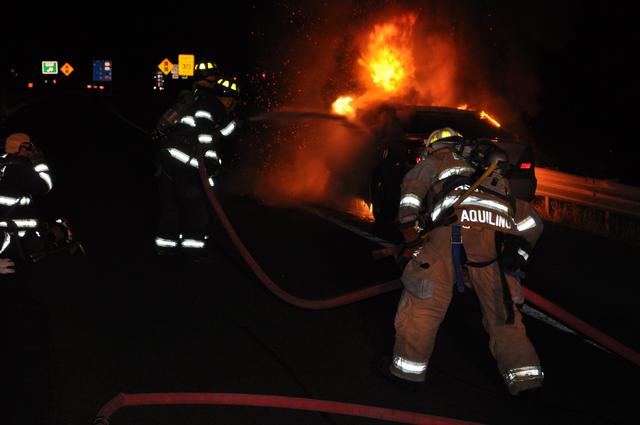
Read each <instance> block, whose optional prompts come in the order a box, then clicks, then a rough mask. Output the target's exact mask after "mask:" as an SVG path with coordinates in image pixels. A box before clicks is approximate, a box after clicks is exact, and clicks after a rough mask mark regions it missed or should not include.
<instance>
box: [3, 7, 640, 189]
mask: <svg viewBox="0 0 640 425" xmlns="http://www.w3.org/2000/svg"><path fill="white" fill-rule="evenodd" d="M180 6H183V7H177V5H174V6H173V7H172V9H171V10H162V9H161V8H159V7H155V8H154V9H151V10H150V13H149V14H148V15H145V16H140V15H138V16H132V15H131V14H130V13H129V12H127V9H122V10H118V12H117V13H116V12H115V9H116V8H115V7H113V8H108V7H107V8H101V9H99V10H98V9H96V10H91V9H87V10H86V11H83V12H80V11H73V12H71V11H69V12H68V15H67V16H65V15H62V14H61V13H58V12H57V11H56V13H54V14H52V15H47V16H43V15H40V16H39V17H38V16H36V17H34V16H32V15H27V14H23V13H15V14H14V15H13V16H12V14H8V15H7V16H6V19H4V22H3V28H2V39H1V46H2V47H1V49H2V55H0V56H1V57H2V61H3V62H4V64H3V78H4V82H3V86H5V87H8V86H9V85H10V84H9V83H7V65H8V66H9V67H13V68H16V69H18V70H19V71H20V72H21V73H22V77H24V76H26V75H29V74H30V73H31V72H32V71H33V70H34V69H35V70H36V72H38V71H39V67H40V61H41V60H45V59H56V60H58V61H59V64H60V66H61V65H62V64H63V63H64V62H65V61H69V62H70V63H71V64H72V65H74V66H75V68H76V71H75V72H74V74H75V75H74V74H72V76H71V77H70V78H68V79H69V80H71V79H72V78H73V79H75V80H76V81H79V80H83V81H84V80H87V79H89V78H90V76H89V74H88V72H90V70H89V66H88V65H86V66H85V67H84V68H85V70H86V71H83V66H81V65H82V64H90V60H91V59H95V58H105V59H106V58H108V59H112V60H113V63H114V83H113V87H112V89H111V91H112V93H113V94H119V95H124V94H127V95H130V94H133V95H138V96H148V95H149V94H150V88H151V83H152V80H151V77H152V75H153V73H154V72H155V70H156V65H157V64H158V63H159V62H160V61H161V60H162V59H163V58H164V57H170V58H177V54H178V53H193V54H195V55H196V56H197V57H202V56H213V57H214V59H215V60H216V61H217V62H218V64H219V65H220V67H221V68H222V69H223V71H225V72H226V73H227V74H229V75H233V76H236V77H238V78H239V79H240V81H241V82H242V84H243V89H244V90H243V92H244V95H245V101H246V103H247V105H249V107H248V108H247V109H248V110H250V111H251V112H253V111H256V110H260V109H265V108H273V107H278V106H282V105H285V104H287V103H288V102H289V101H292V100H294V99H293V97H295V96H294V95H292V93H291V92H290V91H289V90H288V80H289V79H291V78H292V77H293V76H295V74H296V73H297V72H299V69H297V68H296V62H295V61H294V62H293V63H291V62H289V63H288V62H286V59H288V57H287V56H288V54H289V53H290V52H289V51H291V52H293V49H294V47H293V46H294V45H296V44H297V45H299V43H300V42H301V40H302V41H304V40H305V39H306V38H309V39H311V38H312V37H313V36H314V34H318V33H322V32H323V31H327V28H328V27H330V26H331V24H332V22H331V19H332V16H338V15H339V16H340V17H342V18H344V17H345V16H347V17H348V18H349V19H348V20H349V21H350V22H349V24H353V25H358V24H359V23H362V22H365V21H367V20H368V19H371V18H372V17H375V16H379V14H380V13H381V11H384V10H397V9H398V8H400V9H402V10H412V11H418V12H419V13H421V14H422V16H434V15H437V16H439V17H443V16H444V17H446V19H447V20H448V22H449V23H450V24H451V28H455V29H453V31H455V34H456V36H457V37H459V38H460V39H462V40H463V42H464V43H466V45H467V47H469V49H468V51H469V52H473V53H470V54H473V55H476V56H478V57H479V58H481V59H480V60H481V62H483V67H485V68H486V69H489V70H494V71H495V72H493V73H487V79H486V80H487V81H486V83H487V84H488V86H489V87H490V88H491V90H492V91H493V92H494V93H497V94H499V95H500V96H503V97H504V98H505V99H506V101H507V102H508V103H509V104H510V105H512V106H513V108H514V110H515V111H516V120H515V121H516V124H517V125H518V128H519V129H520V130H521V131H523V132H524V133H525V134H526V137H528V138H531V139H532V140H534V142H535V143H536V145H537V146H538V147H539V150H538V161H539V163H540V165H542V166H547V167H550V168H557V169H560V170H561V171H566V172H570V173H575V174H581V175H586V176H591V177H600V178H607V179H613V180H618V181H621V182H623V183H628V184H634V185H638V184H640V177H639V176H638V173H636V172H635V170H634V164H635V162H636V161H635V156H634V155H632V151H633V150H634V148H635V147H634V145H633V138H634V133H635V132H636V130H635V128H634V125H633V124H634V118H635V117H634V115H633V111H634V109H635V108H634V102H635V101H636V94H637V93H638V81H637V77H636V76H635V75H634V66H633V65H632V63H631V62H632V59H633V57H634V56H633V52H634V51H635V50H636V48H637V46H636V45H635V44H634V43H635V40H634V36H633V35H632V34H633V30H632V29H633V25H634V23H633V22H632V17H631V14H630V13H629V11H628V10H627V8H626V6H625V5H623V4H622V3H611V2H608V3H596V4H592V3H590V2H581V1H567V2H560V4H557V2H551V1H547V2H526V3H521V2H509V1H497V0H490V1H482V2H472V1H457V2H445V1H431V2H428V1H407V2H402V1H395V2H390V1H368V2H352V3H348V2H346V3H345V2H320V3H318V2H316V3H308V2H303V1H276V2H267V3H261V2H231V3H230V2H227V3H224V4H218V3H216V4H215V5H213V4H212V5H210V6H196V5H191V4H189V5H180ZM141 7H143V6H141ZM156 12H163V13H156ZM71 13H73V16H71ZM337 36H339V34H338V35H337ZM263 72H265V76H266V78H264V79H262V80H261V78H260V76H261V74H262V73H263ZM83 73H84V75H83ZM514 75H519V76H522V75H524V76H525V77H526V78H520V79H518V78H517V77H513V76H514ZM34 78H41V76H35V77H34ZM58 80H60V81H59V82H61V83H65V81H64V80H65V77H64V76H62V75H59V76H58ZM21 81H23V80H21ZM182 83H183V85H185V84H184V82H182ZM79 85H80V86H81V85H82V83H81V84H79ZM176 86H177V85H176V84H174V87H173V88H176ZM170 88H171V87H170ZM172 95H173V94H172V93H171V90H169V91H167V92H166V93H165V94H164V95H162V96H156V97H155V98H154V99H153V101H152V102H151V103H150V104H149V110H150V111H151V110H153V112H154V113H155V112H157V110H160V109H161V108H162V106H163V105H164V104H166V103H167V102H168V101H169V100H168V99H170V98H172ZM144 113H145V111H140V114H141V115H140V116H139V117H131V118H132V119H134V120H135V119H137V120H138V121H141V122H145V120H149V119H150V118H146V117H144V116H143V115H144ZM149 115H150V116H151V115H152V114H150V113H149ZM507 124H509V123H507ZM9 130H12V129H9ZM16 130H17V129H16ZM27 130H28V129H27Z"/></svg>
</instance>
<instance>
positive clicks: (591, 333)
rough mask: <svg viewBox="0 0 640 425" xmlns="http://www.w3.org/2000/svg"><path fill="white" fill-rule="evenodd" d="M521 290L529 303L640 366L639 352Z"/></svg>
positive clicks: (553, 305) (540, 298)
mask: <svg viewBox="0 0 640 425" xmlns="http://www.w3.org/2000/svg"><path fill="white" fill-rule="evenodd" d="M522 291H523V293H524V298H525V299H526V300H527V301H528V302H530V303H531V304H533V305H535V306H536V307H539V308H540V309H541V310H543V311H545V312H547V313H549V314H550V315H552V316H554V317H555V318H556V319H558V320H560V321H561V322H564V323H565V324H566V325H567V326H569V327H570V328H572V329H573V330H575V331H576V332H579V333H581V334H583V335H586V336H587V337H589V338H591V339H592V340H593V341H595V342H597V343H598V344H600V345H602V346H603V347H605V348H607V349H609V350H611V351H613V352H614V353H616V354H618V355H619V356H621V357H624V358H625V359H627V360H629V361H630V362H631V363H633V364H635V365H636V366H640V353H638V352H637V351H634V350H632V349H631V348H629V347H627V346H626V345H624V344H622V343H621V342H619V341H617V340H615V339H613V338H611V337H610V336H609V335H606V334H604V333H603V332H601V331H599V330H598V329H596V328H594V327H593V326H591V325H589V324H588V323H586V322H583V321H582V320H580V319H578V318H577V317H576V316H574V315H573V314H571V313H569V312H568V311H566V310H563V309H562V308H560V307H558V306H557V305H555V304H553V303H552V302H551V301H549V300H547V299H546V298H544V297H542V296H540V295H538V294H536V293H535V292H533V291H532V290H531V289H528V288H524V287H523V288H522Z"/></svg>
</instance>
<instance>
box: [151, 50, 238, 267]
mask: <svg viewBox="0 0 640 425" xmlns="http://www.w3.org/2000/svg"><path fill="white" fill-rule="evenodd" d="M194 79H195V82H194V84H193V88H192V90H191V91H190V92H188V93H182V94H181V95H179V99H178V102H177V103H176V104H175V105H174V106H173V107H172V108H170V109H169V110H168V111H167V112H166V113H165V114H163V116H162V117H161V118H160V120H159V122H158V125H157V126H156V131H155V135H156V136H157V137H158V138H159V140H160V144H161V149H160V152H159V153H158V157H157V163H158V180H159V181H158V187H159V197H160V204H161V211H160V214H159V218H158V227H157V235H156V239H155V247H156V252H157V254H158V255H173V254H180V253H181V254H184V255H186V256H187V258H189V259H191V260H194V261H197V262H211V261H213V259H214V256H213V252H212V251H211V250H210V247H207V239H208V236H209V230H210V224H211V223H210V221H211V218H212V217H211V207H210V205H209V203H208V200H207V197H206V193H205V191H204V188H203V186H202V182H201V179H200V175H199V163H198V159H197V152H198V149H199V148H201V149H202V150H203V151H204V158H205V164H204V165H205V167H206V171H207V176H208V183H209V184H210V185H211V186H212V187H214V186H215V184H216V181H215V178H216V176H217V174H218V173H219V171H220V167H221V164H222V160H221V158H220V154H219V148H220V143H221V142H222V139H224V138H226V137H229V136H230V135H231V134H232V133H233V132H234V130H235V129H236V126H237V124H236V121H235V120H234V119H232V116H231V111H232V110H233V108H234V106H235V103H236V100H237V98H238V83H237V82H235V81H233V80H228V79H226V78H224V77H222V76H221V74H220V72H219V69H218V67H217V66H216V65H215V64H214V63H213V62H211V61H201V62H199V63H198V64H197V65H196V69H195V72H194Z"/></svg>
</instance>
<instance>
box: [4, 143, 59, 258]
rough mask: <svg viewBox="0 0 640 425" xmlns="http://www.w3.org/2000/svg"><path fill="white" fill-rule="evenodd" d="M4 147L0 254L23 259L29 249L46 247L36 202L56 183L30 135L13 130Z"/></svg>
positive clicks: (29, 251) (30, 250) (38, 249)
mask: <svg viewBox="0 0 640 425" xmlns="http://www.w3.org/2000/svg"><path fill="white" fill-rule="evenodd" d="M4 150H5V152H4V153H3V154H2V155H1V156H0V257H5V258H11V259H14V260H24V259H25V256H26V255H27V254H28V253H31V252H37V251H42V250H43V249H44V247H45V241H44V239H43V238H42V235H41V234H40V232H39V231H38V229H39V227H40V226H41V224H42V223H40V219H39V216H38V214H37V213H36V211H35V210H34V208H33V203H34V199H35V198H36V197H38V196H40V195H44V194H46V193H48V192H49V191H50V190H51V188H52V187H53V183H52V180H51V173H50V171H49V167H48V166H47V164H46V163H45V158H44V155H43V154H42V151H40V150H39V149H38V148H37V147H36V146H35V145H34V144H33V142H32V141H31V138H30V137H29V135H27V134H24V133H14V134H11V135H10V136H9V137H7V139H6V141H5V148H4Z"/></svg>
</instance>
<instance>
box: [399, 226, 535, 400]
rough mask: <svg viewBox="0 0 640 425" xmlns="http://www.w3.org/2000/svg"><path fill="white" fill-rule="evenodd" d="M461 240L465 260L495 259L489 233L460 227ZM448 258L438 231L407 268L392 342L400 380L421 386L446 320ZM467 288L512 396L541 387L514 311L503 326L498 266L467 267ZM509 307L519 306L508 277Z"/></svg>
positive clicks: (443, 233)
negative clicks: (511, 303) (511, 319)
mask: <svg viewBox="0 0 640 425" xmlns="http://www.w3.org/2000/svg"><path fill="white" fill-rule="evenodd" d="M462 239H463V243H464V247H465V250H466V253H467V257H468V260H469V261H472V262H485V261H489V260H491V259H494V258H496V250H495V235H494V231H493V230H489V229H483V228H463V229H462ZM453 268H454V264H453V260H452V254H451V227H450V226H443V227H439V228H437V229H435V230H434V231H433V232H432V233H430V234H429V237H428V240H427V241H426V242H425V243H424V244H423V246H422V249H421V251H420V253H419V254H418V255H417V256H415V257H414V258H413V259H412V260H411V261H410V262H409V264H407V266H406V268H405V270H404V272H403V275H402V281H403V284H404V286H405V290H404V291H403V293H402V296H401V298H400V302H399V305H398V310H397V313H396V317H395V329H396V338H395V345H394V356H393V362H392V365H391V372H392V373H393V374H394V375H396V376H398V377H400V378H403V379H406V380H410V381H416V382H421V381H424V379H425V376H426V371H427V367H428V363H429V358H430V357H431V353H432V352H433V349H434V342H435V339H436V335H437V332H438V329H439V327H440V324H441V323H442V320H443V319H444V317H445V314H446V312H447V309H448V307H449V303H450V302H451V297H452V294H453V283H454V269H453ZM468 277H469V282H468V283H469V284H470V286H471V287H472V288H473V289H474V291H475V293H476V294H477V296H478V299H479V302H480V306H481V309H482V315H483V317H482V322H483V325H484V328H485V329H486V331H487V332H488V334H489V339H490V340H489V349H490V350H491V354H492V355H493V357H494V358H495V360H496V362H497V365H498V369H499V371H500V373H501V374H502V376H503V378H504V379H505V383H506V384H507V388H508V389H509V391H510V392H511V393H512V394H517V393H518V392H520V391H522V390H525V389H529V388H533V387H537V386H540V385H541V383H542V378H543V374H542V369H541V367H540V361H539V359H538V356H537V354H536V351H535V349H534V348H533V345H532V344H531V342H530V340H529V338H528V337H527V335H526V331H525V328H524V325H523V324H522V320H521V319H522V316H521V314H520V311H519V310H518V309H517V308H516V309H515V311H514V316H515V320H514V322H513V323H512V324H507V323H506V317H507V314H506V310H505V303H504V300H503V287H502V281H501V277H500V269H499V266H498V263H497V262H493V263H491V264H490V265H488V266H486V267H482V268H471V267H469V268H468ZM507 280H508V284H509V287H510V292H511V294H512V297H513V299H514V302H517V303H521V302H522V291H521V288H520V284H519V281H518V280H517V279H516V278H514V277H512V276H508V278H507Z"/></svg>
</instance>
